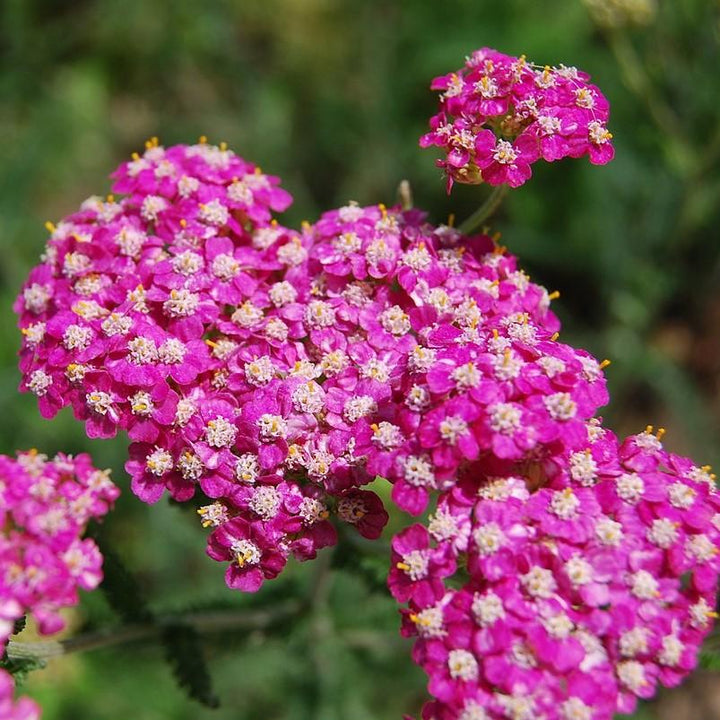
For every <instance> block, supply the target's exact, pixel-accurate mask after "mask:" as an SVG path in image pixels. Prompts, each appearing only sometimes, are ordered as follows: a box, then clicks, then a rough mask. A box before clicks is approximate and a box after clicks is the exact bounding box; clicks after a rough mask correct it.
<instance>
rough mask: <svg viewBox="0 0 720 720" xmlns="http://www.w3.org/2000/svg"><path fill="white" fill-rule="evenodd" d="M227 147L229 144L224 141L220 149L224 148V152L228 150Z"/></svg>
mask: <svg viewBox="0 0 720 720" xmlns="http://www.w3.org/2000/svg"><path fill="white" fill-rule="evenodd" d="M227 147H228V146H227V143H226V142H224V141H223V142H221V143H220V150H222V152H225V151H226V150H227Z"/></svg>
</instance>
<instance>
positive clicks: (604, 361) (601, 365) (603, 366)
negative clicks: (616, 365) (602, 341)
mask: <svg viewBox="0 0 720 720" xmlns="http://www.w3.org/2000/svg"><path fill="white" fill-rule="evenodd" d="M611 364H612V361H611V360H608V359H607V358H605V359H604V360H603V361H602V362H601V363H600V369H601V370H604V369H605V368H606V367H607V366H608V365H611Z"/></svg>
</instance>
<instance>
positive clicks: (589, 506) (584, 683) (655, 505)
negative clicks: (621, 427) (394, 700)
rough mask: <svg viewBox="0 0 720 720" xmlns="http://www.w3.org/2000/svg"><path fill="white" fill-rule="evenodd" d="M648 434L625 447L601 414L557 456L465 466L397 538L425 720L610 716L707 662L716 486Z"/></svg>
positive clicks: (719, 519)
mask: <svg viewBox="0 0 720 720" xmlns="http://www.w3.org/2000/svg"><path fill="white" fill-rule="evenodd" d="M650 430H651V429H648V431H646V432H644V433H641V434H640V435H636V436H632V437H630V438H628V439H627V440H625V441H624V442H623V443H622V444H619V443H618V441H617V440H616V438H615V437H614V435H613V434H612V433H611V432H610V431H608V430H606V429H604V428H603V427H602V426H601V425H600V424H599V423H598V422H596V421H591V422H589V423H587V425H586V432H585V435H584V437H576V438H574V439H573V440H571V441H568V442H564V443H563V447H562V448H558V449H557V452H552V453H549V454H546V455H545V456H544V457H539V458H538V459H537V460H535V461H532V462H530V463H521V464H517V463H512V462H508V463H505V464H504V466H503V465H495V466H494V467H492V468H489V467H488V468H487V469H485V471H482V470H478V471H476V472H475V473H474V474H473V475H471V476H466V477H464V478H463V479H461V480H459V481H458V482H457V483H456V484H455V485H454V486H453V487H452V488H450V489H448V490H446V491H444V492H442V493H440V494H439V496H438V502H437V505H436V507H435V510H434V512H433V513H432V514H431V516H430V519H429V521H428V522H427V523H426V524H416V525H413V526H411V527H410V528H408V529H406V530H404V531H403V532H401V533H400V534H398V535H397V536H396V537H395V539H394V540H393V566H392V570H391V574H390V588H391V590H392V592H393V594H394V596H395V597H396V598H397V600H398V601H399V602H403V603H404V602H407V603H408V606H407V608H406V609H404V610H403V611H402V612H403V634H405V635H406V636H416V637H417V641H416V644H415V648H414V650H413V658H414V660H415V662H417V663H418V664H419V665H420V666H421V667H422V668H423V669H424V670H425V671H426V673H427V674H428V676H429V686H428V687H429V690H430V693H431V694H432V695H433V696H434V697H435V698H436V700H435V701H433V702H431V703H429V704H428V705H427V706H426V707H425V708H424V710H423V718H424V719H425V720H478V719H480V720H495V719H497V720H517V719H521V720H525V719H526V718H527V719H528V720H529V719H530V718H537V717H542V718H544V719H545V720H556V719H557V720H609V719H610V718H612V717H614V715H615V713H630V712H632V711H633V710H634V708H635V706H636V703H637V699H638V698H649V697H652V696H653V695H654V693H655V691H656V688H657V686H658V685H659V684H660V685H664V686H667V687H671V686H674V685H677V684H679V683H680V682H681V681H682V679H683V678H684V677H686V676H687V675H688V673H689V672H690V671H691V670H692V669H693V668H694V667H695V666H696V664H697V658H698V653H699V649H700V645H701V643H702V641H703V639H704V638H705V637H706V636H707V634H708V632H709V631H710V629H711V628H712V624H713V619H714V618H715V617H716V613H715V600H716V590H717V580H718V570H719V568H720V495H719V494H718V492H717V490H716V488H715V483H714V477H713V476H711V475H710V474H709V471H708V469H707V468H698V467H696V466H694V465H693V464H692V462H691V461H689V460H688V459H687V458H682V457H678V456H676V455H673V454H672V453H670V452H668V451H666V450H665V449H664V448H663V447H662V444H661V442H660V440H659V437H660V433H659V434H658V436H655V435H653V434H651V432H650ZM456 567H463V568H465V572H466V574H465V573H464V574H462V575H457V574H456V572H455V569H456Z"/></svg>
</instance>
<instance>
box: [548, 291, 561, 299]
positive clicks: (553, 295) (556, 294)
mask: <svg viewBox="0 0 720 720" xmlns="http://www.w3.org/2000/svg"><path fill="white" fill-rule="evenodd" d="M559 297H560V291H559V290H555V292H551V293H550V294H549V295H548V300H557V299H558V298H559Z"/></svg>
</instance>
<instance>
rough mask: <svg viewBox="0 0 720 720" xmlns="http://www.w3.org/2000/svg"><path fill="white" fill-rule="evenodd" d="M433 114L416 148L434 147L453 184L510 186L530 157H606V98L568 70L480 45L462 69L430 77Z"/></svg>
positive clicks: (609, 151)
mask: <svg viewBox="0 0 720 720" xmlns="http://www.w3.org/2000/svg"><path fill="white" fill-rule="evenodd" d="M431 87H432V89H433V90H439V91H441V95H440V109H439V112H438V114H437V115H435V116H433V117H432V118H431V120H430V127H431V131H430V132H429V133H427V134H426V135H423V137H422V138H421V139H420V145H421V147H430V146H436V147H439V148H441V149H442V150H443V152H444V153H445V156H444V158H442V159H440V160H438V166H439V167H441V168H443V170H444V171H445V174H446V176H447V181H448V190H450V188H451V187H452V185H453V183H454V182H461V183H471V184H477V183H481V182H486V183H488V184H489V185H509V186H510V187H518V186H519V185H522V184H523V183H525V182H526V181H527V180H528V179H529V178H530V175H531V174H532V173H531V169H530V166H531V165H532V164H533V163H534V162H536V161H538V160H546V161H547V162H553V161H555V160H561V159H562V158H565V157H573V158H576V157H581V156H583V155H587V156H588V157H589V159H590V162H592V163H594V164H596V165H604V164H605V163H607V162H609V161H610V160H612V158H613V154H614V150H613V146H612V143H611V142H610V141H611V139H612V135H611V133H610V132H609V131H608V129H607V126H606V124H607V120H608V114H609V105H608V101H607V100H606V99H605V97H604V96H603V94H602V93H601V92H600V90H599V89H598V88H597V87H596V86H595V85H592V84H591V83H590V82H589V76H588V75H587V74H585V73H583V72H580V71H579V70H577V69H576V68H573V67H566V66H564V65H560V66H559V67H549V66H545V67H542V66H536V65H533V64H532V63H530V62H528V61H527V60H526V59H525V57H524V56H522V57H519V58H516V57H511V56H509V55H503V54H502V53H499V52H497V51H496V50H492V49H490V48H482V49H481V50H476V51H475V52H474V53H472V55H470V56H469V57H468V58H467V60H466V62H465V65H464V67H462V68H461V69H460V70H458V71H457V72H454V73H450V74H449V75H444V76H442V77H438V78H435V80H433V83H432V86H431Z"/></svg>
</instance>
